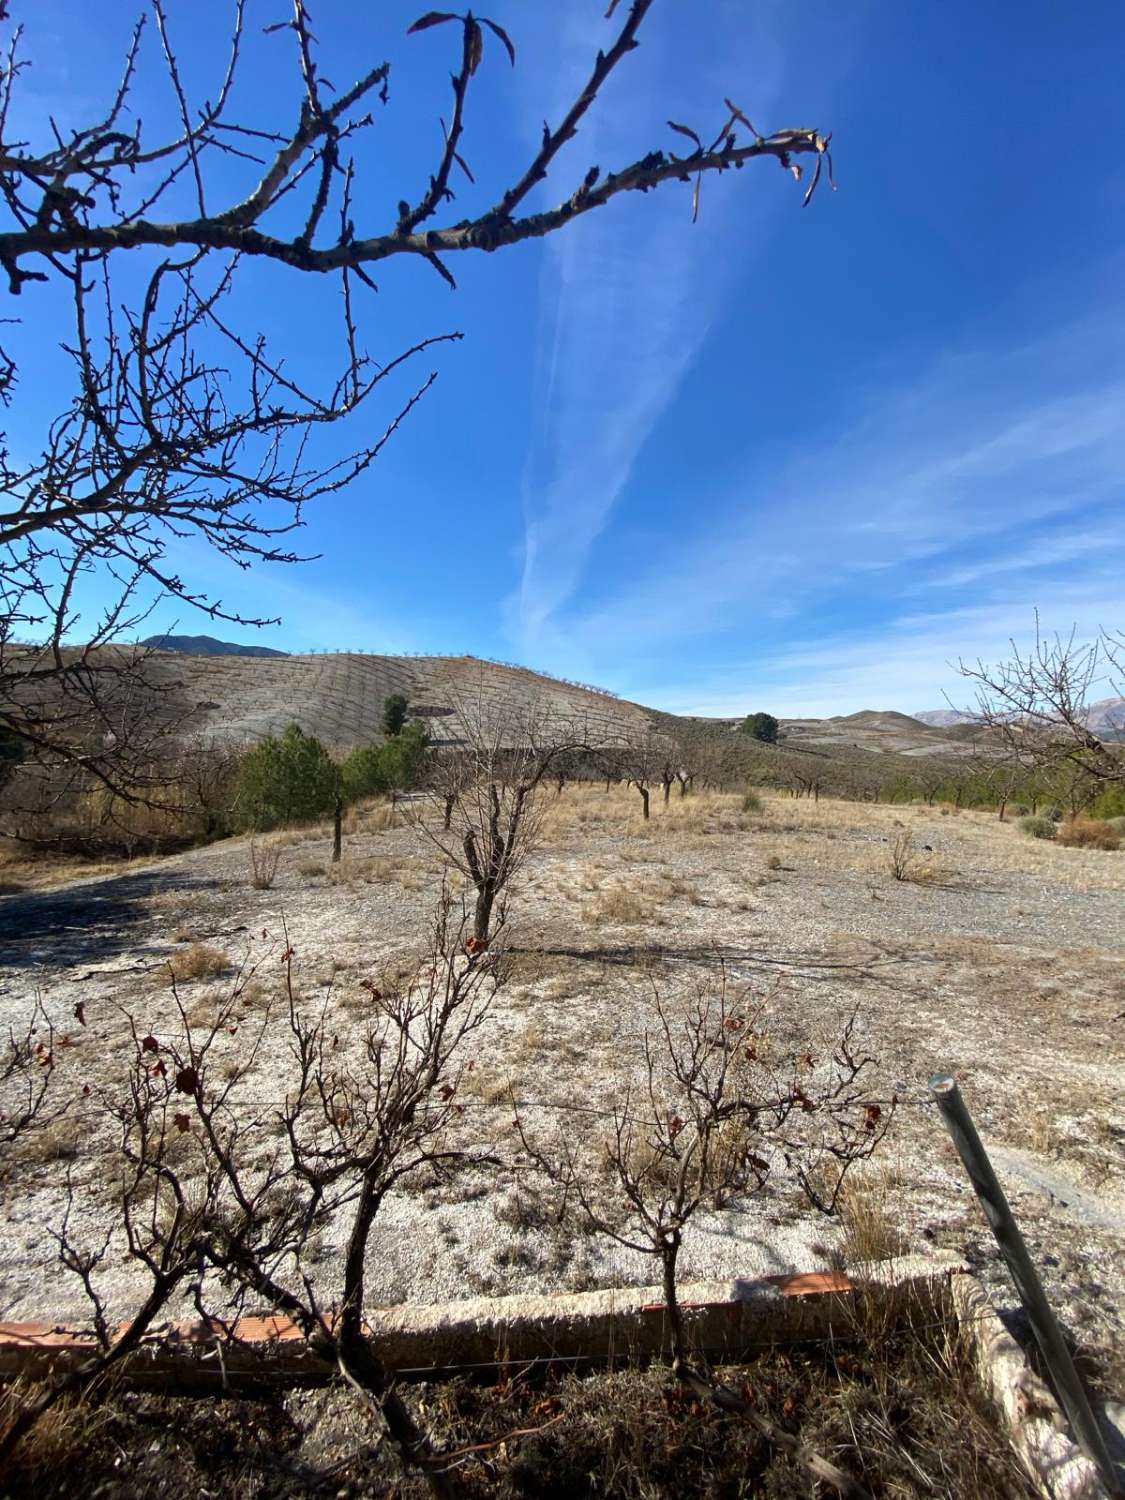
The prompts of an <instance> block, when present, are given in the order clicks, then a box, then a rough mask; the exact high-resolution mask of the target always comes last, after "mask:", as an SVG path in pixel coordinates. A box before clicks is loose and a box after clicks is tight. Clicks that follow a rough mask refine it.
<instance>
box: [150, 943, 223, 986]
mask: <svg viewBox="0 0 1125 1500" xmlns="http://www.w3.org/2000/svg"><path fill="white" fill-rule="evenodd" d="M229 968H230V960H229V959H228V958H227V956H226V954H225V953H223V952H222V950H221V949H219V948H212V947H211V945H210V944H209V943H192V945H191V947H190V948H185V949H184V951H183V952H182V953H176V954H174V955H173V956H172V957H171V958H170V959H169V960H168V962H167V963H165V964H161V966H160V968H159V970H158V971H157V975H156V982H157V984H163V985H174V984H183V983H184V982H185V981H186V980H191V979H215V978H217V977H218V975H220V974H225V973H226V972H227V970H228V969H229Z"/></svg>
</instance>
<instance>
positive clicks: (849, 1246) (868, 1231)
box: [839, 1169, 909, 1270]
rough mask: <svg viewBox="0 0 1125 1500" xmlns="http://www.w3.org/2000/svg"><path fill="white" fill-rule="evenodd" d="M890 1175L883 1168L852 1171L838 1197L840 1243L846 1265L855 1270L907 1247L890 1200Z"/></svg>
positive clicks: (893, 1254) (894, 1208) (902, 1251)
mask: <svg viewBox="0 0 1125 1500" xmlns="http://www.w3.org/2000/svg"><path fill="white" fill-rule="evenodd" d="M891 1186H892V1179H891V1176H890V1174H889V1173H888V1172H887V1171H886V1170H885V1169H883V1170H879V1169H874V1170H869V1171H867V1172H866V1173H864V1174H863V1175H860V1173H858V1172H855V1173H853V1174H852V1175H851V1177H850V1178H849V1179H848V1181H847V1183H846V1184H845V1187H844V1191H843V1193H842V1194H841V1197H840V1203H839V1212H840V1222H841V1225H842V1227H843V1231H844V1237H843V1244H842V1246H841V1254H842V1259H843V1264H844V1267H845V1268H846V1269H852V1270H858V1269H860V1268H862V1267H864V1266H870V1265H874V1264H875V1263H876V1262H878V1261H882V1260H890V1259H891V1257H892V1256H895V1255H902V1254H904V1253H905V1251H906V1250H907V1249H908V1248H909V1245H908V1242H907V1240H906V1238H905V1237H904V1235H903V1234H902V1231H901V1230H900V1228H899V1223H900V1219H901V1215H900V1214H899V1212H898V1210H897V1209H896V1207H895V1205H894V1204H893V1202H892V1193H891Z"/></svg>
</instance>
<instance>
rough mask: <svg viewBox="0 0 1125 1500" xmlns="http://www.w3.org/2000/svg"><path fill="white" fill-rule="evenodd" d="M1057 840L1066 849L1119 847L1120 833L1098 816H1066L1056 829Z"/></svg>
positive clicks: (1108, 848)
mask: <svg viewBox="0 0 1125 1500" xmlns="http://www.w3.org/2000/svg"><path fill="white" fill-rule="evenodd" d="M1058 841H1059V843H1060V844H1062V845H1064V846H1065V847H1066V848H1067V849H1106V850H1110V849H1120V847H1121V835H1120V834H1119V833H1118V832H1117V830H1116V828H1113V827H1111V826H1110V824H1109V823H1103V822H1102V821H1101V820H1100V819H1099V818H1067V820H1066V822H1065V823H1063V824H1062V825H1061V826H1060V828H1059V831H1058Z"/></svg>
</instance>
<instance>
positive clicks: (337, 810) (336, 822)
mask: <svg viewBox="0 0 1125 1500" xmlns="http://www.w3.org/2000/svg"><path fill="white" fill-rule="evenodd" d="M343 848H344V799H343V798H342V797H337V798H336V806H335V807H334V808H333V810H332V863H333V864H334V865H338V864H339V863H340V855H341V854H342V853H343Z"/></svg>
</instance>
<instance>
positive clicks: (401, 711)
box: [383, 693, 410, 739]
mask: <svg viewBox="0 0 1125 1500" xmlns="http://www.w3.org/2000/svg"><path fill="white" fill-rule="evenodd" d="M409 711H410V704H409V702H408V701H407V700H406V698H405V697H404V696H403V694H402V693H391V694H390V695H389V696H388V697H386V698H384V699H383V733H384V734H385V735H386V736H387V737H388V738H389V739H394V738H395V737H396V736H397V735H400V734H401V733H402V727H403V725H404V724H405V723H406V715H407V713H408V712H409Z"/></svg>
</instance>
